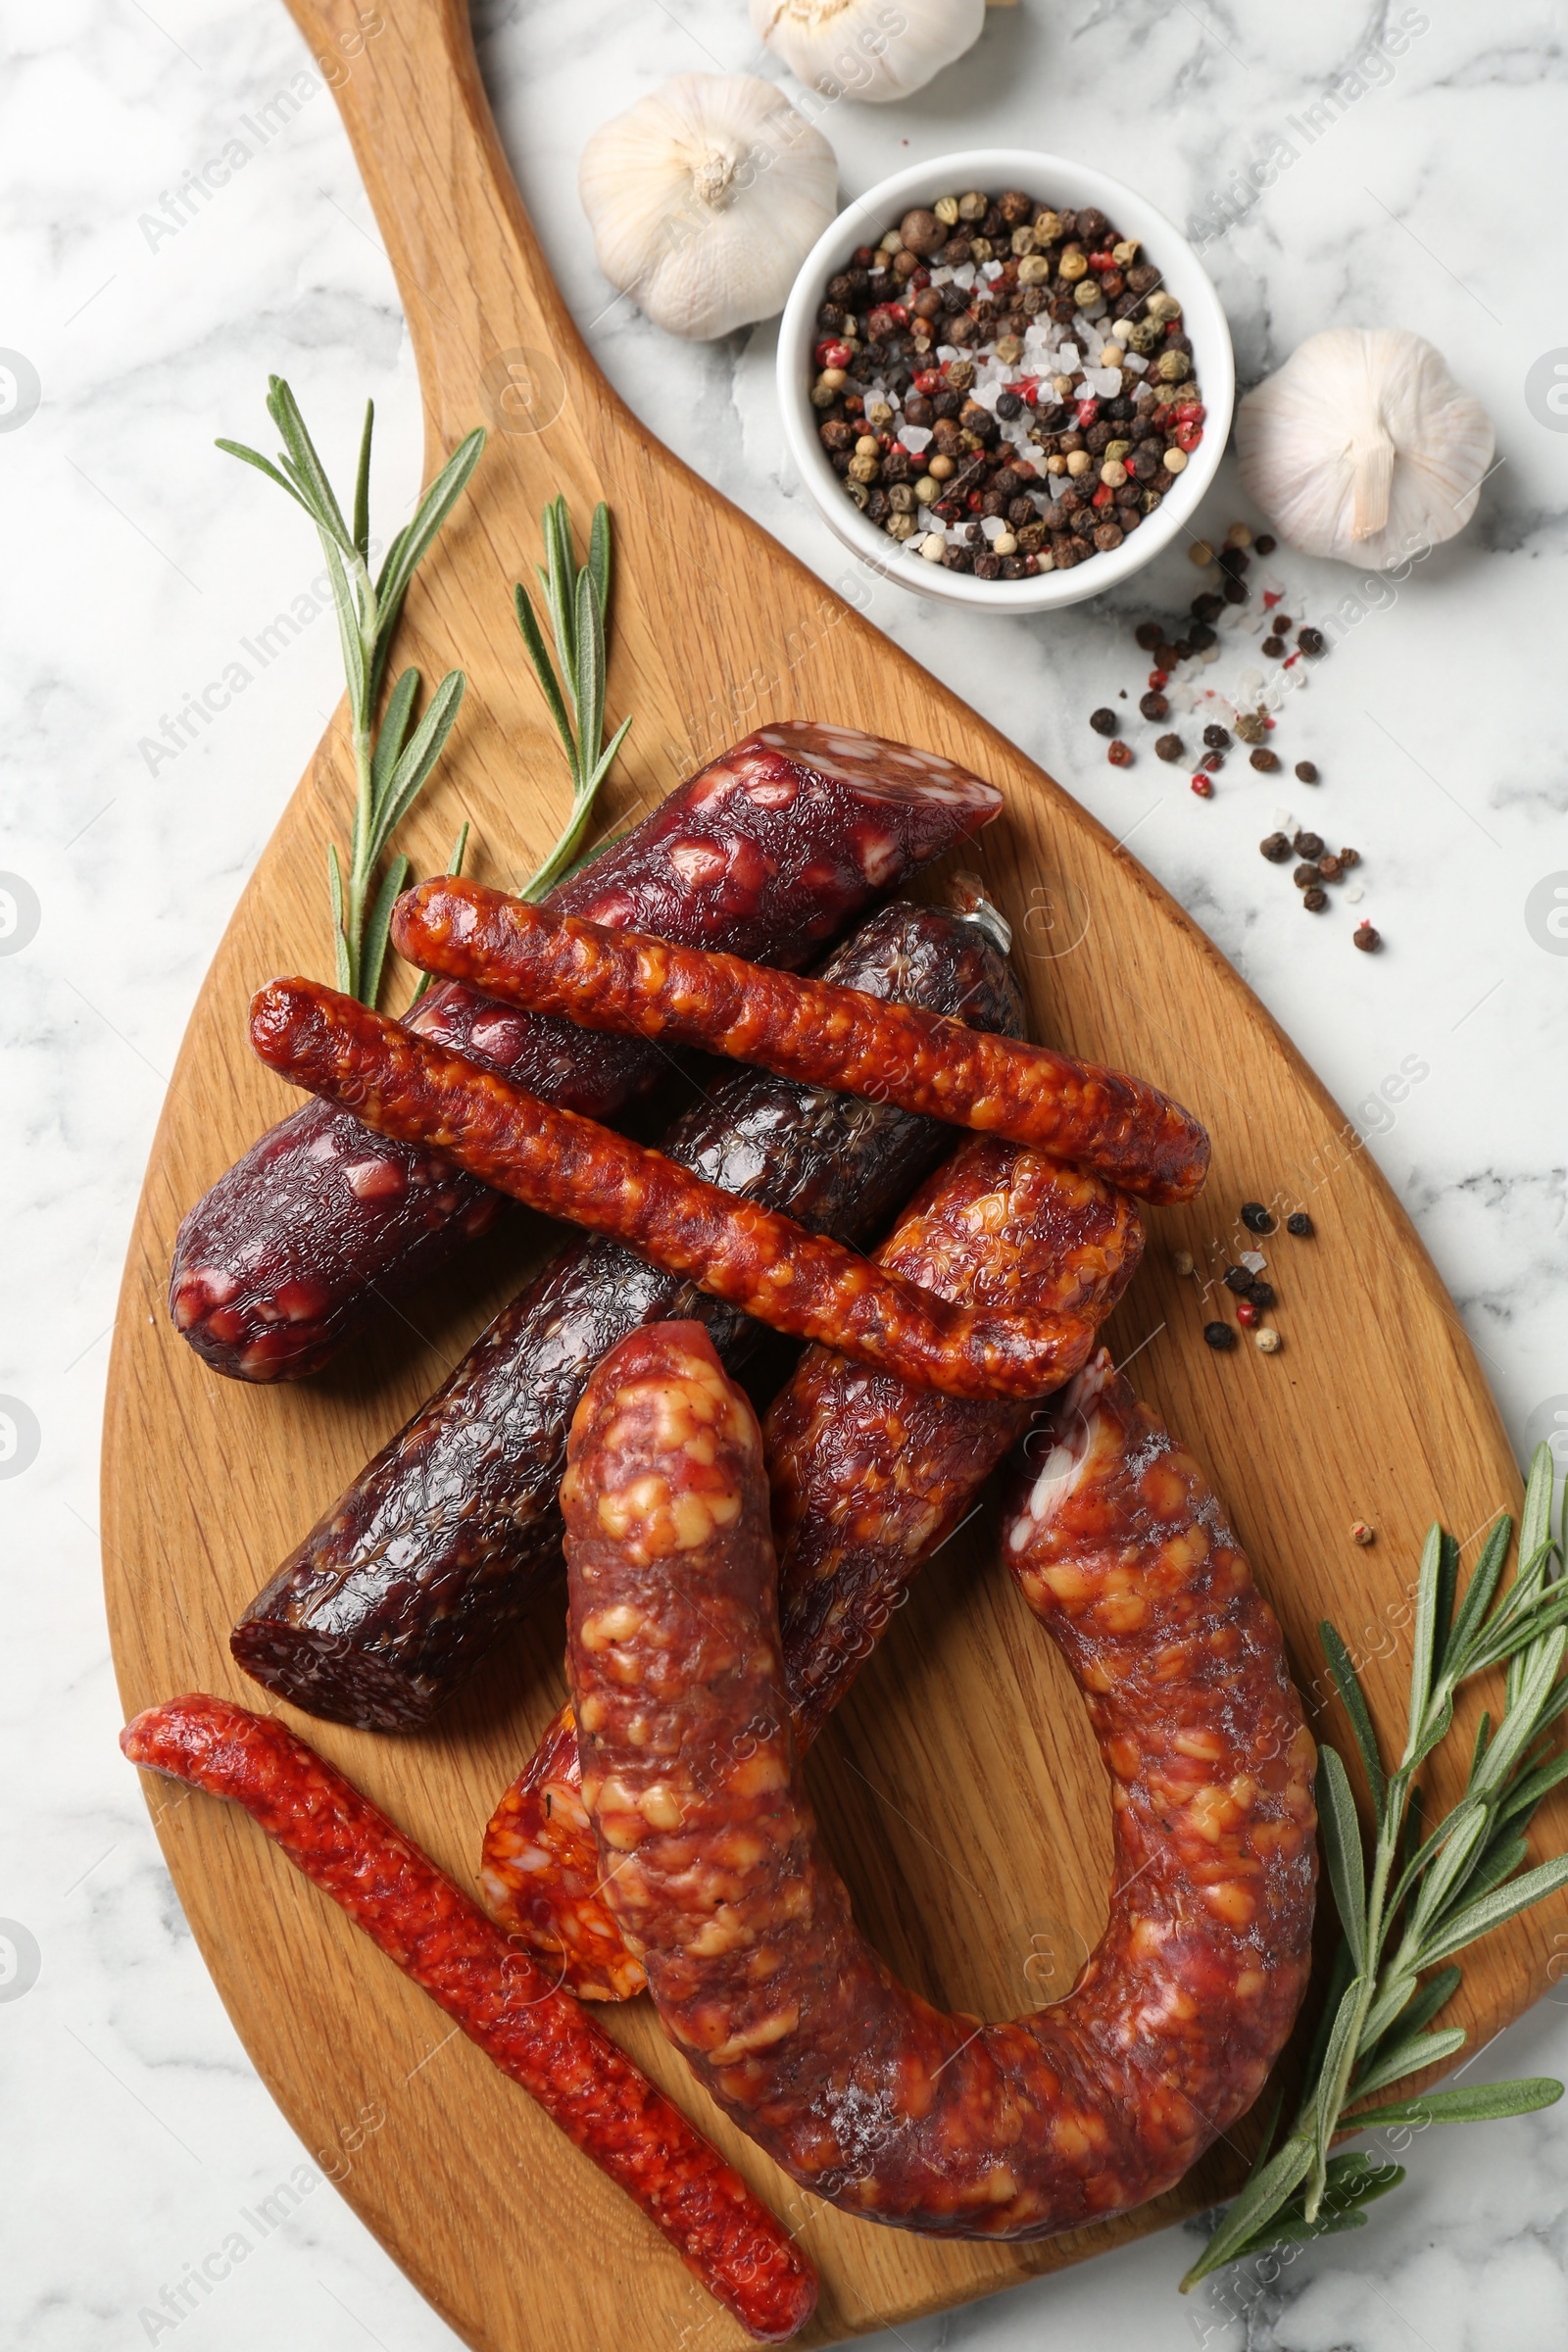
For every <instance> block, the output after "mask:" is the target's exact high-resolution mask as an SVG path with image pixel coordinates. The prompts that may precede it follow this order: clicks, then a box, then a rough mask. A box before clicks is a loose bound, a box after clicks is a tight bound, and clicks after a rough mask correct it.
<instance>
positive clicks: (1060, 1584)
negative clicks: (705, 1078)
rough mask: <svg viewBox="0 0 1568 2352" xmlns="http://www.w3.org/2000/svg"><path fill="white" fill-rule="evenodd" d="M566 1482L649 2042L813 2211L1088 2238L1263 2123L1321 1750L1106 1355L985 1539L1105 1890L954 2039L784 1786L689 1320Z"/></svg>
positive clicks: (706, 1369) (779, 1731)
mask: <svg viewBox="0 0 1568 2352" xmlns="http://www.w3.org/2000/svg"><path fill="white" fill-rule="evenodd" d="M570 1464H571V1466H570V1469H569V1471H568V1473H567V1478H566V1482H565V1486H564V1491H563V1496H564V1505H565V1514H566V1558H567V1567H568V1576H569V1591H570V1616H569V1631H570V1668H571V1677H572V1687H573V1692H574V1696H575V1700H576V1706H577V1716H578V1722H579V1725H580V1727H581V1738H582V1742H583V1793H584V1797H585V1800H586V1802H587V1806H588V1810H589V1813H590V1815H591V1817H592V1819H593V1823H594V1828H595V1832H596V1835H597V1838H598V1841H599V1850H600V1860H601V1865H602V1868H603V1871H604V1877H605V1889H606V1893H607V1897H608V1899H609V1902H610V1907H611V1909H612V1910H613V1913H614V1915H615V1917H616V1919H617V1921H618V1923H619V1925H620V1928H621V1932H622V1934H623V1936H624V1937H625V1939H626V1942H627V1944H628V1946H629V1948H630V1950H631V1951H632V1952H633V1954H634V1955H635V1956H636V1957H638V1958H640V1959H641V1960H642V1962H643V1965H644V1967H645V1968H646V1970H647V1973H648V1982H649V1988H650V1990H651V1991H652V1993H653V1996H654V2000H655V2003H656V2005H657V2007H658V2010H659V2015H660V2020H661V2023H662V2026H663V2028H664V2031H665V2033H666V2034H667V2035H668V2036H669V2038H670V2040H671V2041H672V2042H673V2043H674V2044H675V2046H676V2047H677V2048H678V2049H680V2050H681V2051H682V2052H683V2053H684V2055H685V2057H686V2059H687V2061H688V2063H689V2064H690V2066H691V2068H692V2071H693V2073H694V2074H695V2075H696V2077H697V2079H698V2081H699V2082H701V2083H702V2084H703V2086H704V2087H705V2088H706V2089H707V2090H708V2091H709V2092H710V2093H711V2095H712V2097H713V2098H714V2099H715V2100H716V2101H717V2102H718V2104H719V2105H720V2106H721V2107H722V2108H723V2109H724V2111H725V2112H726V2113H727V2114H728V2115H729V2116H730V2117H731V2118H732V2119H733V2121H735V2122H736V2123H737V2124H738V2125H739V2126H740V2127H741V2128H742V2129H743V2130H744V2131H747V2132H749V2133H750V2134H751V2136H752V2137H753V2138H754V2139H755V2140H756V2141H757V2143H758V2144H759V2146H760V2147H761V2148H762V2149H764V2150H765V2151H766V2153H767V2154H768V2155H769V2156H771V2157H772V2158H773V2159H774V2161H775V2162H776V2163H778V2164H779V2165H781V2166H782V2167H783V2168H784V2170H785V2171H787V2172H788V2173H790V2174H791V2175H792V2176H793V2178H794V2179H795V2180H798V2181H799V2182H800V2183H801V2184H802V2185H803V2186H804V2187H807V2188H809V2189H810V2190H812V2191H813V2192H814V2193H815V2194H817V2195H819V2196H822V2197H825V2198H826V2199H828V2200H829V2201H830V2202H831V2203H833V2204H835V2205H838V2206H840V2207H842V2208H843V2209H844V2210H846V2211H847V2212H851V2213H855V2214H858V2215H859V2216H861V2217H862V2218H863V2219H865V2220H867V2221H875V2222H881V2223H884V2224H888V2225H891V2226H892V2227H895V2228H899V2229H917V2230H921V2231H924V2232H929V2233H931V2234H934V2235H943V2236H955V2237H1004V2238H1033V2237H1044V2236H1049V2235H1052V2234H1054V2232H1055V2231H1057V2230H1062V2229H1076V2228H1081V2227H1082V2226H1084V2225H1085V2224H1087V2223H1090V2222H1094V2221H1101V2220H1103V2219H1105V2218H1107V2217H1108V2216H1110V2215H1113V2214H1118V2213H1125V2212H1127V2211H1128V2210H1129V2209H1130V2208H1132V2207H1134V2206H1136V2205H1141V2204H1143V2203H1145V2202H1146V2201H1147V2200H1148V2199H1149V2198H1151V2197H1153V2196H1157V2195H1158V2194H1159V2193H1160V2192H1161V2190H1163V2189H1166V2188H1169V2187H1170V2186H1171V2185H1172V2184H1173V2183H1174V2182H1175V2181H1177V2180H1180V2179H1181V2177H1182V2175H1183V2174H1184V2173H1185V2172H1186V2171H1187V2170H1188V2169H1189V2167H1190V2166H1191V2165H1192V2164H1193V2163H1194V2162H1195V2161H1196V2160H1197V2158H1198V2157H1199V2156H1200V2155H1201V2154H1202V2152H1203V2150H1204V2149H1205V2148H1206V2147H1207V2146H1208V2145H1209V2144H1210V2143H1211V2142H1212V2140H1213V2139H1214V2138H1215V2136H1216V2135H1217V2134H1218V2133H1219V2132H1221V2131H1224V2130H1225V2129H1226V2128H1227V2126H1228V2125H1230V2124H1231V2123H1232V2122H1233V2121H1234V2120H1235V2119H1236V2118H1237V2117H1238V2116H1239V2115H1241V2114H1242V2113H1243V2112H1244V2111H1245V2110H1246V2109H1247V2108H1248V2107H1249V2106H1250V2104H1251V2102H1252V2101H1253V2099H1255V2098H1256V2096H1257V2094H1258V2091H1259V2090H1260V2089H1261V2087H1262V2085H1263V2082H1264V2080H1265V2078H1266V2076H1267V2074H1268V2072H1269V2069H1270V2067H1271V2065H1272V2064H1273V2062H1274V2059H1275V2058H1276V2057H1277V2056H1278V2054H1279V2051H1280V2049H1281V2048H1282V2046H1283V2044H1284V2042H1285V2039H1286V2036H1287V2034H1289V2031H1290V2028H1291V2024H1292V2022H1293V2020H1294V2018H1295V2016H1296V2012H1297V2008H1298V2006H1299V2002H1300V1999H1301V1995H1302V1992H1303V1990H1304V1988H1305V1985H1306V1980H1307V1970H1308V1962H1309V1956H1310V1955H1309V1938H1310V1931H1311V1922H1312V1904H1313V1887H1314V1879H1315V1870H1316V1858H1315V1851H1314V1847H1313V1839H1312V1832H1313V1827H1314V1821H1315V1816H1314V1812H1313V1805H1312V1771H1313V1763H1314V1753H1315V1751H1314V1749H1313V1744H1312V1740H1311V1736H1310V1734H1309V1733H1308V1732H1307V1730H1306V1728H1305V1725H1304V1722H1303V1720H1302V1714H1301V1706H1300V1701H1299V1698H1298V1696H1297V1693H1296V1691H1295V1690H1294V1689H1293V1688H1292V1685H1291V1681H1290V1677H1289V1674H1288V1672H1287V1668H1286V1662H1285V1655H1284V1646H1283V1643H1282V1641H1281V1638H1280V1631H1279V1627H1278V1624H1277V1623H1276V1621H1275V1619H1274V1616H1273V1613H1272V1611H1271V1610H1270V1609H1269V1607H1268V1604H1267V1603H1266V1602H1265V1601H1264V1599H1263V1598H1262V1596H1261V1594H1260V1593H1258V1591H1257V1589H1256V1587H1255V1585H1254V1584H1253V1582H1252V1577H1251V1573H1250V1569H1249V1567H1248V1563H1247V1560H1246V1559H1245V1557H1244V1556H1243V1554H1242V1552H1241V1550H1240V1548H1239V1546H1238V1545H1237V1544H1236V1541H1235V1538H1234V1537H1233V1536H1232V1535H1231V1533H1230V1530H1229V1528H1228V1527H1227V1526H1226V1524H1225V1520H1224V1517H1223V1514H1222V1512H1221V1510H1220V1507H1219V1504H1218V1502H1217V1501H1216V1499H1215V1496H1214V1495H1213V1493H1212V1492H1211V1490H1210V1489H1209V1487H1208V1486H1207V1484H1206V1482H1205V1481H1204V1479H1203V1477H1202V1474H1201V1471H1200V1470H1199V1468H1198V1466H1197V1464H1196V1463H1195V1462H1194V1461H1193V1459H1192V1457H1191V1456H1190V1455H1189V1454H1187V1453H1186V1452H1185V1451H1184V1450H1183V1449H1182V1447H1181V1446H1178V1445H1177V1444H1176V1442H1175V1441H1174V1440H1173V1439H1172V1438H1171V1437H1170V1436H1169V1434H1168V1433H1167V1432H1166V1431H1165V1430H1164V1429H1163V1428H1162V1427H1161V1426H1160V1425H1159V1423H1158V1422H1157V1421H1156V1420H1155V1419H1154V1417H1153V1416H1152V1414H1151V1413H1149V1412H1148V1411H1147V1410H1146V1409H1145V1408H1144V1407H1142V1406H1141V1405H1139V1404H1138V1403H1137V1401H1136V1400H1135V1399H1134V1397H1133V1396H1132V1393H1131V1391H1130V1390H1129V1388H1128V1387H1127V1384H1126V1382H1125V1381H1124V1380H1121V1379H1120V1378H1118V1377H1117V1376H1116V1375H1115V1373H1114V1372H1113V1371H1112V1369H1111V1366H1110V1363H1109V1359H1108V1358H1107V1357H1105V1356H1104V1355H1103V1354H1102V1355H1101V1356H1100V1357H1098V1358H1097V1359H1096V1361H1095V1363H1094V1365H1093V1366H1092V1368H1090V1369H1089V1370H1088V1371H1087V1372H1085V1373H1084V1374H1082V1375H1080V1377H1079V1378H1078V1380H1077V1381H1076V1382H1075V1383H1074V1384H1073V1385H1072V1387H1071V1388H1070V1389H1069V1390H1067V1391H1066V1392H1065V1394H1064V1395H1063V1396H1062V1397H1060V1398H1058V1399H1057V1400H1055V1402H1054V1404H1053V1406H1052V1408H1051V1410H1050V1412H1049V1414H1048V1416H1047V1418H1046V1420H1045V1422H1044V1423H1043V1424H1042V1425H1041V1428H1040V1430H1039V1432H1038V1433H1037V1435H1036V1439H1035V1441H1034V1445H1033V1458H1032V1460H1031V1462H1030V1465H1029V1468H1028V1470H1027V1473H1026V1475H1025V1476H1024V1478H1023V1479H1022V1481H1021V1483H1020V1486H1019V1489H1018V1491H1017V1493H1016V1495H1015V1497H1014V1500H1013V1504H1012V1508H1011V1511H1010V1514H1009V1517H1008V1520H1007V1524H1006V1532H1005V1538H1004V1551H1005V1558H1006V1561H1007V1564H1008V1566H1009V1568H1010V1569H1011V1571H1012V1574H1013V1576H1014V1577H1015V1579H1016V1580H1017V1583H1018V1587H1019V1590H1020V1592H1021V1593H1022V1594H1023V1597H1024V1599H1025V1600H1026V1601H1027V1603H1028V1605H1029V1607H1030V1608H1031V1609H1032V1610H1033V1612H1034V1614H1035V1615H1036V1616H1037V1617H1038V1618H1039V1619H1040V1620H1041V1622H1042V1624H1043V1625H1044V1626H1045V1627H1046V1629H1047V1631H1048V1632H1049V1633H1050V1634H1051V1635H1052V1637H1053V1639H1054V1641H1055V1642H1057V1644H1058V1646H1059V1647H1060V1649H1061V1651H1062V1654H1063V1656H1064V1657H1065V1659H1066V1662H1067V1664H1068V1666H1069V1667H1070V1669H1071V1671H1072V1673H1073V1676H1074V1679H1075V1680H1076V1682H1077V1683H1078V1686H1079V1688H1080V1690H1081V1691H1083V1693H1084V1696H1085V1699H1086V1701H1087V1704H1088V1707H1089V1711H1090V1715H1091V1718H1092V1720H1093V1723H1094V1727H1095V1731H1096V1735H1097V1738H1098V1740H1099V1743H1100V1748H1101V1753H1102V1756H1103V1759H1104V1763H1105V1767H1106V1770H1107V1773H1108V1774H1109V1776H1110V1781H1111V1787H1112V1790H1113V1806H1114V1824H1115V1854H1116V1868H1115V1885H1114V1889H1113V1892H1112V1896H1111V1905H1110V1919H1109V1924H1108V1926H1107V1928H1106V1931H1105V1934H1104V1936H1103V1937H1102V1939H1101V1941H1100V1943H1099V1945H1098V1946H1097V1947H1096V1950H1095V1951H1094V1953H1093V1954H1092V1955H1091V1957H1090V1959H1089V1961H1088V1962H1087V1963H1086V1965H1085V1967H1084V1969H1083V1970H1082V1972H1081V1973H1080V1976H1079V1978H1078V1982H1077V1983H1076V1985H1074V1986H1073V1989H1072V1991H1071V1992H1070V1993H1069V1994H1068V1995H1067V1997H1066V1999H1065V2000H1063V2001H1059V2002H1057V2003H1055V2004H1054V2005H1053V2006H1052V2007H1050V2008H1048V2009H1043V2010H1039V2011H1036V2012H1035V2013H1034V2014H1032V2015H1030V2016H1026V2017H1022V2018H1018V2019H1015V2020H1011V2021H1009V2022H1007V2023H1005V2024H997V2025H982V2024H978V2023H977V2021H976V2020H975V2019H974V2018H972V2017H965V2016H956V2015H947V2014H944V2013H943V2012H941V2011H939V2010H937V2009H935V2008H933V2007H932V2006H931V2005H930V2004H929V2003H928V2002H926V2001H924V2000H922V1999H920V1998H919V1996H918V1995H917V1994H915V1993H913V1992H911V1991H909V1990H908V1988H907V1986H905V1985H901V1984H900V1983H899V1982H898V1981H897V1979H896V1978H895V1977H894V1976H893V1975H892V1973H891V1971H890V1970H889V1969H888V1968H887V1967H886V1966H885V1964H884V1963H883V1962H882V1961H881V1960H880V1959H879V1958H878V1956H877V1954H876V1953H875V1952H874V1951H873V1950H872V1949H871V1947H870V1946H869V1945H868V1944H867V1943H866V1942H865V1940H864V1938H863V1936H860V1934H859V1933H858V1930H857V1928H856V1926H855V1923H854V1921H853V1919H852V1918H851V1915H850V1906H849V1899H848V1896H847V1893H846V1891H845V1888H844V1885H843V1882H842V1881H841V1880H840V1879H839V1877H838V1875H837V1873H836V1872H835V1871H834V1870H833V1868H832V1865H831V1864H830V1863H829V1862H828V1860H827V1858H826V1856H825V1854H824V1853H823V1851H822V1849H821V1846H820V1843H819V1840H818V1838H817V1834H816V1828H815V1823H814V1821H813V1819H812V1815H811V1810H810V1806H809V1802H808V1800H807V1797H806V1794H805V1790H804V1787H803V1784H802V1779H801V1773H800V1766H799V1760H798V1755H797V1751H796V1746H795V1741H794V1738H793V1734H792V1732H791V1730H790V1725H789V1711H788V1705H787V1692H786V1689H785V1683H784V1676H783V1671H782V1666H781V1660H780V1640H779V1627H778V1617H777V1608H776V1600H775V1591H776V1583H775V1569H774V1563H773V1556H772V1548H771V1544H770V1542H769V1538H768V1527H767V1495H766V1483H765V1480H764V1477H763V1467H762V1453H761V1443H760V1432H759V1431H758V1428H757V1424H756V1420H755V1417H754V1416H753V1414H752V1412H751V1408H750V1406H749V1405H748V1404H747V1402H746V1399H745V1397H743V1396H742V1395H741V1394H740V1393H739V1391H737V1390H736V1389H734V1388H733V1387H732V1385H731V1384H730V1383H729V1382H728V1380H727V1379H726V1378H725V1376H724V1374H723V1371H722V1369H721V1368H720V1366H719V1364H718V1362H717V1359H716V1358H715V1357H714V1355H713V1352H712V1349H711V1347H710V1346H709V1344H708V1341H707V1339H706V1337H705V1336H704V1334H703V1333H702V1332H701V1330H700V1329H698V1328H697V1327H696V1326H695V1325H688V1324H665V1325H663V1326H662V1327H661V1328H660V1329H658V1330H656V1331H648V1332H641V1333H639V1334H637V1335H636V1337H635V1338H633V1339H631V1340H628V1341H625V1342H623V1343H622V1344H621V1346H620V1347H619V1348H616V1349H615V1350H614V1352H613V1354H612V1355H611V1356H610V1357H608V1358H607V1359H606V1361H605V1362H604V1363H603V1364H602V1365H601V1366H600V1368H599V1370H598V1371H597V1372H596V1374H595V1375H594V1378H593V1379H592V1381H590V1383H589V1385H588V1389H587V1391H586V1393H585V1395H584V1397H583V1401H582V1404H581V1405H580V1407H579V1408H578V1413H577V1418H576V1421H575V1423H574V1424H573V1429H572V1439H571V1447H570Z"/></svg>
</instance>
